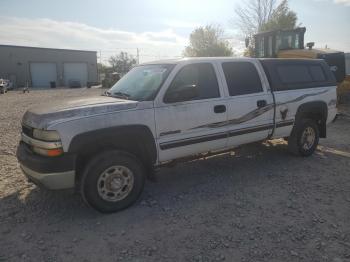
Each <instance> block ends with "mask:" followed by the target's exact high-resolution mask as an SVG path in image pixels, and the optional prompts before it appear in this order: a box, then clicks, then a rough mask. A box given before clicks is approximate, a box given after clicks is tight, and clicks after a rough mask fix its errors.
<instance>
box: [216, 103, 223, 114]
mask: <svg viewBox="0 0 350 262" xmlns="http://www.w3.org/2000/svg"><path fill="white" fill-rule="evenodd" d="M214 112H215V113H216V114H221V113H225V112H226V106H225V105H217V106H214Z"/></svg>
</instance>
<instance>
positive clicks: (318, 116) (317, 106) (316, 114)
mask: <svg viewBox="0 0 350 262" xmlns="http://www.w3.org/2000/svg"><path fill="white" fill-rule="evenodd" d="M302 118H311V119H314V120H316V121H317V125H318V127H319V131H320V137H321V138H326V136H327V125H326V124H327V118H328V107H327V104H326V103H325V102H324V101H312V102H307V103H304V104H302V105H300V106H299V108H298V110H297V113H296V115H295V121H296V122H297V121H299V120H301V119H302Z"/></svg>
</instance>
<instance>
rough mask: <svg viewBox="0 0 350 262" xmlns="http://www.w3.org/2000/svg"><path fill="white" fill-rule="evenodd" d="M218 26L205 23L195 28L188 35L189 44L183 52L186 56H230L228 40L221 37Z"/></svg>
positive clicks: (221, 31) (230, 50)
mask: <svg viewBox="0 0 350 262" xmlns="http://www.w3.org/2000/svg"><path fill="white" fill-rule="evenodd" d="M223 33H224V31H223V30H222V28H221V27H220V26H213V25H207V26H205V27H199V28H197V29H195V30H194V31H193V32H192V33H191V35H190V45H189V46H187V47H186V48H185V50H184V52H183V54H184V56H187V57H213V56H232V55H233V51H232V48H231V47H230V46H229V43H228V41H225V40H223V39H222V36H223Z"/></svg>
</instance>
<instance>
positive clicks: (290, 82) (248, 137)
mask: <svg viewBox="0 0 350 262" xmlns="http://www.w3.org/2000/svg"><path fill="white" fill-rule="evenodd" d="M336 101H337V97H336V82H335V79H334V76H333V74H332V73H331V71H330V69H329V67H328V65H327V64H326V63H325V62H324V61H323V60H298V59H249V58H239V59H234V58H191V59H179V60H170V61H160V62H154V63H148V64H143V65H139V66H136V67H135V68H133V69H132V70H131V71H130V72H129V73H128V74H127V75H125V76H124V77H123V78H122V79H121V80H120V81H119V82H117V83H116V84H115V85H114V86H113V87H112V88H111V89H110V90H109V91H107V92H106V93H105V94H104V96H99V97H82V98H80V99H75V100H67V101H60V102H58V103H57V104H49V105H43V106H39V107H36V108H33V109H30V110H28V111H27V112H26V113H25V115H24V117H23V120H22V127H23V128H22V138H21V142H20V144H19V147H18V151H17V157H18V160H19V162H20V166H21V168H22V170H23V172H24V174H25V175H26V176H27V177H28V178H29V180H30V181H33V182H34V183H36V184H39V185H43V186H44V187H46V188H49V189H67V188H76V189H78V190H79V191H80V192H81V194H82V196H83V198H84V200H85V201H86V202H87V203H88V204H90V205H91V206H92V207H94V208H95V209H97V210H99V211H101V212H115V211H118V210H121V209H124V208H126V207H128V206H130V205H131V204H132V203H134V202H135V201H136V200H137V199H138V198H139V196H140V194H141V192H142V189H143V187H144V182H145V178H146V177H151V176H152V174H153V171H154V169H155V168H157V167H161V166H163V165H166V164H169V163H172V162H174V161H179V160H185V159H192V158H195V157H201V156H203V155H204V154H208V153H210V154H213V153H214V154H215V153H218V152H222V151H225V150H228V149H231V148H235V147H237V146H240V145H243V144H247V143H252V142H256V141H263V140H266V139H274V138H286V139H287V140H288V148H289V149H290V151H291V152H293V153H294V154H297V155H301V156H309V155H311V154H312V153H313V152H314V151H315V149H316V147H317V144H318V141H319V138H320V137H321V138H325V137H326V125H327V124H328V123H330V122H331V121H332V120H333V119H334V118H335V116H336V113H337V109H336Z"/></svg>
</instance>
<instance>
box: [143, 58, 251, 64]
mask: <svg viewBox="0 0 350 262" xmlns="http://www.w3.org/2000/svg"><path fill="white" fill-rule="evenodd" d="M234 59H239V60H256V58H251V57H227V56H226V57H183V58H176V59H167V60H158V61H152V62H147V63H143V64H142V65H155V64H178V63H181V62H186V61H215V60H234Z"/></svg>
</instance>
